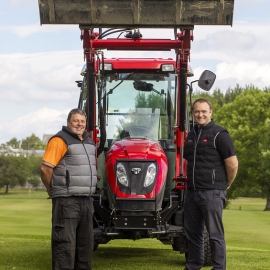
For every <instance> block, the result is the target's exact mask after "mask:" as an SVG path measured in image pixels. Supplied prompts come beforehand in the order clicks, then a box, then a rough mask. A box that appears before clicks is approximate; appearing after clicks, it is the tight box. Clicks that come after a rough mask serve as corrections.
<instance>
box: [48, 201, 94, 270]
mask: <svg viewBox="0 0 270 270" xmlns="http://www.w3.org/2000/svg"><path fill="white" fill-rule="evenodd" d="M93 212H94V208H93V202H92V199H91V198H90V197H87V196H86V197H79V196H78V197H77V196H72V197H59V198H54V199H52V269H53V270H64V269H65V270H67V269H69V270H70V269H72V270H73V269H75V270H81V269H85V270H91V269H92V268H91V263H92V255H93V241H94V239H93V238H94V236H93V219H92V217H93Z"/></svg>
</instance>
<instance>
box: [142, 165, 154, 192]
mask: <svg viewBox="0 0 270 270" xmlns="http://www.w3.org/2000/svg"><path fill="white" fill-rule="evenodd" d="M156 173H157V168H156V165H155V164H154V163H152V164H151V165H149V167H148V169H147V172H146V176H145V179H144V184H143V186H144V187H148V186H150V185H151V184H152V183H153V182H154V181H155V178H156Z"/></svg>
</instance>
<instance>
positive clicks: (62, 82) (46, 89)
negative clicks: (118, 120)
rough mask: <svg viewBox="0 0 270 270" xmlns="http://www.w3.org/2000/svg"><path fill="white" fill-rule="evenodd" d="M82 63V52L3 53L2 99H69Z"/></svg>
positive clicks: (0, 62) (0, 57)
mask: <svg viewBox="0 0 270 270" xmlns="http://www.w3.org/2000/svg"><path fill="white" fill-rule="evenodd" d="M83 64H84V61H83V56H82V52H80V51H64V52H49V53H36V54H7V55H0V98H1V101H4V100H6V101H21V102H23V101H27V100H28V101H29V100H31V101H32V102H39V101H42V102H46V101H53V100H65V99H69V98H71V97H72V96H74V94H78V91H76V83H75V81H76V80H80V79H81V78H82V77H81V76H80V71H81V68H82V66H83Z"/></svg>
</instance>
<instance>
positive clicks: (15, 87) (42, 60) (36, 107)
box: [0, 0, 270, 144]
mask: <svg viewBox="0 0 270 270" xmlns="http://www.w3.org/2000/svg"><path fill="white" fill-rule="evenodd" d="M269 10H270V1H269V0H256V1H254V0H235V8H234V22H233V27H230V26H222V27H219V26H197V27H195V29H194V41H193V43H192V48H191V62H190V65H191V66H192V69H193V72H194V73H195V76H194V79H197V78H198V77H199V75H200V74H201V72H202V71H203V70H205V69H210V70H212V71H213V72H215V73H216V75H217V79H216V82H215V84H214V86H213V89H216V88H220V89H221V90H223V91H226V90H227V89H228V88H229V87H231V88H233V87H235V86H236V84H239V85H240V86H243V87H245V86H246V85H249V84H253V85H255V86H257V87H259V88H261V89H263V88H264V87H270V49H269V48H270V18H269V17H270V16H269ZM142 34H143V36H144V37H156V38H162V37H166V38H171V39H173V31H165V30H161V29H152V30H142ZM0 41H1V42H0V144H1V143H5V142H7V141H9V140H10V139H11V138H13V137H16V138H17V139H19V140H21V139H25V138H26V137H27V136H30V135H31V134H32V133H34V134H35V135H37V136H38V137H40V139H42V137H43V134H48V133H49V134H53V133H56V132H57V131H58V130H60V128H61V126H62V125H65V124H66V116H67V113H68V112H69V111H70V109H72V108H76V107H77V105H78V97H79V88H77V86H76V84H75V81H76V80H80V79H81V76H80V71H81V68H82V66H83V64H84V60H83V49H82V42H81V40H80V30H79V28H78V26H76V25H73V26H70V25H64V26H59V25H42V26H41V25H40V20H39V9H38V0H0ZM117 55H118V56H120V55H119V53H118V54H117ZM136 55H138V56H140V53H136ZM142 55H143V54H141V56H142ZM105 56H107V57H109V56H112V54H111V52H109V53H108V54H107V53H106V54H105ZM125 56H127V55H125ZM155 56H157V57H168V56H172V57H174V55H173V53H170V55H165V53H156V55H155Z"/></svg>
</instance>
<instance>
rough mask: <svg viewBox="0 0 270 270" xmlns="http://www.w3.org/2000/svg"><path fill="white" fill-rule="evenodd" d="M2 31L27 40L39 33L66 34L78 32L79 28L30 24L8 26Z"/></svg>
mask: <svg viewBox="0 0 270 270" xmlns="http://www.w3.org/2000/svg"><path fill="white" fill-rule="evenodd" d="M0 31H8V32H11V33H13V34H15V35H17V36H18V37H21V38H26V37H28V36H30V35H33V34H37V33H40V34H42V33H64V32H71V31H73V32H75V31H76V32H78V31H79V28H78V26H77V25H42V26H41V25H39V24H29V25H8V26H0Z"/></svg>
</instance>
